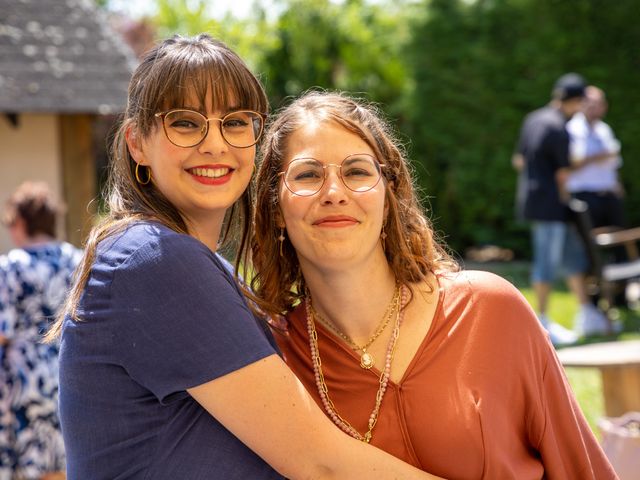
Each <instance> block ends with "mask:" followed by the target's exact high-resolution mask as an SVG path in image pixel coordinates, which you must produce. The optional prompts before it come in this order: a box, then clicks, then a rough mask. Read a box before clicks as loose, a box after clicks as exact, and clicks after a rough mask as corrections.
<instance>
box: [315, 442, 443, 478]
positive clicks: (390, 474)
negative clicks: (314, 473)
mask: <svg viewBox="0 0 640 480" xmlns="http://www.w3.org/2000/svg"><path fill="white" fill-rule="evenodd" d="M339 433H340V434H341V435H342V436H345V437H346V435H345V434H342V432H339ZM342 443H344V446H343V445H342ZM333 450H334V452H335V454H334V455H335V456H334V457H333V458H332V459H330V462H331V464H332V465H331V466H330V467H329V469H328V470H327V476H326V477H324V478H327V479H344V478H349V479H362V480H370V479H372V478H376V479H382V478H386V479H392V478H393V479H440V478H442V477H437V476H435V475H432V474H430V473H427V472H424V471H422V470H419V469H417V468H415V467H413V466H411V465H409V464H408V463H405V462H403V461H401V460H399V459H398V458H396V457H394V456H392V455H390V454H388V453H386V452H383V451H382V450H379V449H377V448H375V447H372V446H371V445H367V444H365V443H363V442H361V441H359V440H356V439H355V438H351V437H346V439H345V441H344V442H342V441H341V442H339V443H337V444H336V445H335V447H334V448H333ZM321 478H322V477H321Z"/></svg>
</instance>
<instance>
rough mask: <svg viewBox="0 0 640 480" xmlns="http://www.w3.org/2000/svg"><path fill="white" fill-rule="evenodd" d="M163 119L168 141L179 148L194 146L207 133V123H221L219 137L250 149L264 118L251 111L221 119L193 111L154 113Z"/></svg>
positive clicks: (243, 111)
mask: <svg viewBox="0 0 640 480" xmlns="http://www.w3.org/2000/svg"><path fill="white" fill-rule="evenodd" d="M155 116H156V117H157V118H160V119H161V120H162V128H163V130H164V133H165V135H166V136H167V139H169V141H170V142H171V143H173V144H174V145H176V146H178V147H184V148H189V147H195V146H196V145H198V144H200V143H201V142H202V141H203V140H204V139H205V138H206V137H207V134H208V133H209V122H211V121H214V120H215V121H217V122H220V134H221V135H222V138H224V140H225V141H226V142H227V143H228V144H229V145H231V146H232V147H236V148H249V147H253V146H254V145H255V144H256V143H258V141H259V140H260V136H261V135H262V131H263V129H264V115H263V114H261V113H258V112H254V111H252V110H238V111H236V112H231V113H228V114H227V115H225V116H224V117H222V118H215V117H209V118H207V117H205V116H204V115H202V114H201V113H200V112H196V111H194V110H187V109H180V108H176V109H173V110H169V111H166V112H159V113H156V114H155Z"/></svg>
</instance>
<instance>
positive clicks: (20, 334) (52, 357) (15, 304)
mask: <svg viewBox="0 0 640 480" xmlns="http://www.w3.org/2000/svg"><path fill="white" fill-rule="evenodd" d="M60 213H61V206H60V205H59V204H58V203H57V201H56V200H55V198H54V197H53V195H52V193H51V191H50V189H49V187H48V185H47V184H46V183H43V182H25V183H23V184H22V185H20V186H19V187H18V189H17V190H16V191H15V192H14V193H13V194H12V195H11V197H10V198H9V200H8V202H7V205H6V208H5V211H4V215H3V223H4V224H5V226H6V227H7V228H8V229H9V233H10V236H11V239H12V241H13V243H14V244H15V246H16V248H15V249H13V250H11V251H9V253H8V254H6V255H2V256H0V345H1V347H0V349H1V352H2V355H1V362H2V369H1V370H0V377H1V378H0V479H1V480H5V479H6V480H9V479H29V480H31V479H43V480H44V479H47V480H49V479H55V478H64V474H63V473H62V471H63V470H64V447H63V442H62V436H61V433H60V424H59V421H58V416H57V395H58V347H57V346H56V345H52V344H44V343H42V341H41V336H42V334H43V333H44V332H45V331H46V329H47V328H48V325H49V322H50V321H51V320H52V319H53V318H54V316H55V313H56V310H57V309H58V308H59V307H60V305H61V304H62V302H63V300H64V298H65V295H66V292H67V289H68V287H69V285H70V282H71V277H72V273H73V271H74V269H75V267H76V265H77V264H78V261H79V260H80V256H81V252H80V250H78V249H77V248H75V247H74V246H73V245H71V244H69V243H66V242H61V241H58V240H56V234H55V232H56V218H57V216H58V215H59V214H60Z"/></svg>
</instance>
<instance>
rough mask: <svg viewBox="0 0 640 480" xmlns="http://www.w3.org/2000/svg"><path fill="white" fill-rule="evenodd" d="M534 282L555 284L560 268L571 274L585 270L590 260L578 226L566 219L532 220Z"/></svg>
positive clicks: (584, 271)
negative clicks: (560, 220) (565, 220)
mask: <svg viewBox="0 0 640 480" xmlns="http://www.w3.org/2000/svg"><path fill="white" fill-rule="evenodd" d="M531 234H532V236H531V237H532V241H533V266H532V271H531V281H532V282H534V283H553V282H554V281H555V279H556V278H557V277H558V274H559V272H560V271H562V272H563V273H564V275H567V276H571V275H576V274H579V273H586V272H587V271H588V269H589V259H588V257H587V251H586V249H585V246H584V243H583V242H582V239H581V238H580V236H579V234H578V231H577V230H576V227H575V226H574V225H573V224H570V223H566V222H533V225H532V228H531Z"/></svg>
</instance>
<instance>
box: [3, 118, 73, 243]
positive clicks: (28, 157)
mask: <svg viewBox="0 0 640 480" xmlns="http://www.w3.org/2000/svg"><path fill="white" fill-rule="evenodd" d="M61 164H62V162H61V160H60V133H59V124H58V118H57V116H56V115H53V114H51V115H48V114H20V115H19V116H18V126H17V127H14V126H13V125H12V124H11V123H10V122H9V120H8V118H7V117H6V116H5V115H4V114H0V207H1V208H4V204H5V201H6V199H7V198H8V196H9V195H10V194H11V192H13V190H14V189H15V188H16V187H17V186H18V185H19V184H20V183H22V182H23V181H25V180H43V181H46V182H47V183H48V184H49V185H50V186H51V189H52V190H53V192H54V193H55V194H56V196H57V197H58V198H64V195H63V192H62V172H61V168H62V167H61ZM58 229H59V231H60V234H61V238H62V232H63V231H64V221H63V219H60V220H59V222H58ZM10 248H12V244H11V241H10V238H9V235H8V232H7V229H6V228H5V227H4V226H1V227H0V253H5V252H7V250H9V249H10Z"/></svg>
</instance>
